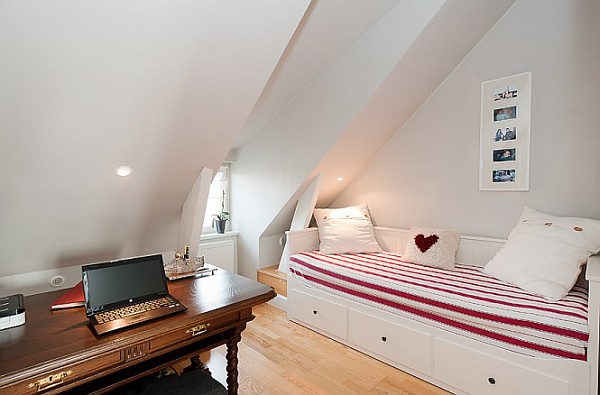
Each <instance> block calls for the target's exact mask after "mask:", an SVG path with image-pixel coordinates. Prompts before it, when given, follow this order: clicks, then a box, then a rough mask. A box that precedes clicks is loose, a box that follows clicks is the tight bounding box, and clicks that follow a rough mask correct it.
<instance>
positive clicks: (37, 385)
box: [0, 351, 122, 395]
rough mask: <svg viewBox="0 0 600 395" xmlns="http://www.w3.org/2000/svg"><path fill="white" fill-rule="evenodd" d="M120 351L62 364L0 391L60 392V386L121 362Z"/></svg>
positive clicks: (15, 393)
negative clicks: (60, 366) (62, 365)
mask: <svg viewBox="0 0 600 395" xmlns="http://www.w3.org/2000/svg"><path fill="white" fill-rule="evenodd" d="M121 361H122V360H121V352H120V351H113V352H110V353H106V354H103V355H101V356H96V357H93V358H90V359H87V360H85V361H83V362H79V363H75V364H73V365H68V364H67V365H64V367H62V368H57V369H54V370H52V371H46V372H45V373H41V374H39V375H36V376H34V377H32V378H31V379H30V380H27V381H26V383H23V382H21V383H18V384H14V385H8V386H6V387H3V388H2V389H1V390H0V393H2V394H4V393H6V394H11V395H27V394H37V393H38V392H42V391H43V392H46V391H49V390H51V389H54V390H53V391H52V392H56V391H57V390H58V392H62V390H61V388H63V387H67V386H68V385H69V384H70V383H72V382H74V381H78V380H83V379H85V378H86V377H88V376H91V375H93V374H95V373H97V372H99V371H102V370H104V369H108V368H110V367H113V366H117V365H119V364H120V363H121ZM5 391H6V392H5Z"/></svg>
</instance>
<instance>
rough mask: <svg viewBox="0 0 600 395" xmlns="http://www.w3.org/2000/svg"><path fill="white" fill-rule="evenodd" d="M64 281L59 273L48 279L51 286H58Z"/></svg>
mask: <svg viewBox="0 0 600 395" xmlns="http://www.w3.org/2000/svg"><path fill="white" fill-rule="evenodd" d="M64 283H65V278H64V277H63V276H61V275H58V276H54V277H52V278H51V279H50V285H52V286H53V287H60V286H61V285H63V284H64Z"/></svg>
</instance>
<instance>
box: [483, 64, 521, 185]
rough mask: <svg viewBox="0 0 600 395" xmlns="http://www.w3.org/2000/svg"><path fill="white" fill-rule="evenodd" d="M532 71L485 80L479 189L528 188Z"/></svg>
mask: <svg viewBox="0 0 600 395" xmlns="http://www.w3.org/2000/svg"><path fill="white" fill-rule="evenodd" d="M530 139H531V72H530V71H528V72H525V73H521V74H515V75H511V76H509V77H503V78H498V79H495V80H491V81H485V82H482V83H481V128H480V132H479V142H480V144H479V145H480V152H479V190H480V191H528V190H529V164H530V161H529V157H530Z"/></svg>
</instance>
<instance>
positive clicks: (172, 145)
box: [0, 0, 309, 276]
mask: <svg viewBox="0 0 600 395" xmlns="http://www.w3.org/2000/svg"><path fill="white" fill-rule="evenodd" d="M174 4H175V3H174V2H172V1H168V0H145V1H121V0H119V1H116V0H115V1H110V0H109V1H85V2H81V1H77V0H57V1H52V2H46V1H21V0H8V1H3V2H2V3H0V53H1V54H2V55H1V56H2V61H1V62H0V86H2V89H1V90H0V125H1V128H2V145H1V147H0V158H1V159H0V180H1V183H0V190H1V191H0V199H1V201H0V217H1V224H0V254H1V256H2V258H3V260H2V263H1V264H0V276H2V275H8V274H16V273H23V272H28V271H33V270H42V269H46V268H51V267H60V266H69V265H74V264H81V263H85V262H93V261H97V260H100V259H109V258H116V257H119V256H128V255H135V254H141V253H149V252H154V251H161V250H167V249H173V248H176V247H177V246H176V245H175V243H176V240H177V231H178V226H179V220H180V215H181V208H182V205H183V202H184V201H185V199H186V196H187V194H188V192H189V190H190V188H191V186H192V185H193V183H194V181H195V180H196V177H197V176H198V174H199V172H200V170H201V169H202V168H203V167H208V168H213V169H214V168H218V166H219V165H220V163H221V162H222V161H223V159H224V157H225V155H226V154H227V152H228V150H229V149H230V147H231V145H232V144H233V142H234V141H235V139H236V137H237V134H238V133H239V131H240V129H241V127H242V125H243V123H244V121H245V119H246V118H247V116H248V114H249V113H250V111H251V109H252V107H253V106H254V104H255V102H256V100H257V99H258V97H259V95H260V92H261V91H262V89H263V88H264V86H265V84H266V82H267V80H268V78H269V76H270V74H271V73H272V71H273V69H274V67H275V65H276V64H277V61H278V60H279V58H280V56H281V54H282V53H283V51H284V49H285V47H286V45H287V44H288V42H289V40H290V38H291V37H292V35H293V33H294V31H295V29H296V27H297V26H298V23H299V22H300V20H301V18H302V17H303V15H304V13H305V11H306V8H307V6H308V5H309V0H295V1H291V0H290V1H285V2H282V1H278V0H259V1H252V2H244V1H235V0H213V1H208V0H204V1H185V2H177V3H176V6H175V5H174ZM120 165H128V166H131V167H132V168H133V173H132V175H131V176H130V177H127V178H119V177H117V176H116V175H115V168H116V167H117V166H120Z"/></svg>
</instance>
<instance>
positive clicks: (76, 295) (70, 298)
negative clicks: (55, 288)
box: [51, 281, 85, 310]
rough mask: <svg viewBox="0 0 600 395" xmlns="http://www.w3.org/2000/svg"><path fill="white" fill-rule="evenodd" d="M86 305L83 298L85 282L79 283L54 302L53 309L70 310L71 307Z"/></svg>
mask: <svg viewBox="0 0 600 395" xmlns="http://www.w3.org/2000/svg"><path fill="white" fill-rule="evenodd" d="M84 305H85V298H84V296H83V282H81V281H80V282H78V283H77V284H76V285H75V286H74V287H73V288H71V289H69V290H68V291H67V292H65V293H64V294H62V295H61V296H60V297H58V298H57V299H56V300H55V301H54V302H52V306H51V309H52V310H58V309H68V308H69V307H79V306H84Z"/></svg>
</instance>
